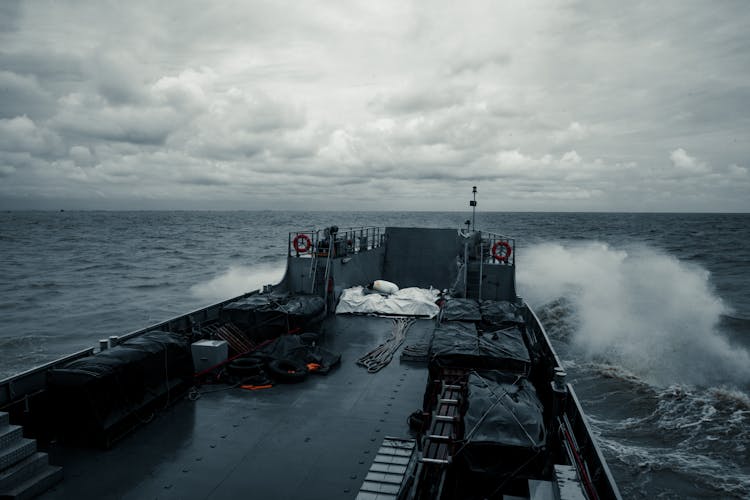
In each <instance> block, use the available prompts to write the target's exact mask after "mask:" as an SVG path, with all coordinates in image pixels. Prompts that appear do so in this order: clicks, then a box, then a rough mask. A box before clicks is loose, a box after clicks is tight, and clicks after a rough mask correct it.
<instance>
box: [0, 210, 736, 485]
mask: <svg viewBox="0 0 750 500" xmlns="http://www.w3.org/2000/svg"><path fill="white" fill-rule="evenodd" d="M467 217H470V214H467V213H422V212H419V213H403V212H385V213H374V212H367V213H348V214H342V213H338V212H313V213H309V212H305V213H302V212H70V211H66V212H5V213H0V256H1V257H2V258H1V259H0V315H1V316H2V322H1V323H0V353H1V354H2V364H0V377H4V376H8V375H11V374H14V373H16V372H18V371H20V370H24V369H27V368H30V367H32V366H34V365H37V364H40V363H42V362H45V361H48V360H51V359H53V358H55V357H57V356H59V355H62V354H66V353H69V352H72V351H74V350H76V349H80V348H84V347H89V346H93V345H94V344H96V342H97V340H98V339H100V338H106V337H108V336H110V335H121V334H123V333H126V332H128V331H131V330H134V329H138V328H141V327H143V326H147V325H149V324H151V323H154V322H157V321H159V320H162V319H167V318H169V317H171V316H174V315H177V314H182V313H184V312H187V311H189V310H191V309H194V308H198V307H200V306H204V305H207V304H209V303H212V302H215V301H218V300H219V299H224V298H229V297H233V296H235V295H238V294H240V293H243V292H245V291H249V290H252V289H255V288H258V287H259V286H261V285H263V284H266V283H274V282H276V281H277V280H278V279H279V278H281V276H282V274H283V270H284V262H285V260H284V259H285V251H286V245H287V233H288V232H290V231H295V230H299V229H311V228H322V227H325V226H328V225H332V224H336V225H338V226H339V227H349V226H361V225H378V226H388V225H393V226H424V227H456V228H458V227H459V226H460V225H461V224H462V223H463V222H464V221H465V220H466V219H467ZM477 227H478V228H480V229H486V230H490V231H495V232H498V233H501V234H504V235H508V236H512V237H515V238H516V243H517V245H516V264H517V279H518V288H519V293H520V295H522V296H523V297H525V298H526V299H527V301H528V302H529V303H530V304H531V305H532V306H534V308H535V309H536V310H537V312H538V313H539V314H540V317H541V318H542V320H543V322H544V323H545V325H546V327H547V329H548V331H549V333H550V335H551V337H552V339H553V342H554V344H555V347H556V349H557V350H558V353H559V355H560V357H561V358H562V359H563V360H564V363H565V365H566V368H567V371H568V374H569V380H570V381H571V382H572V383H573V384H574V386H575V388H576V390H577V392H578V394H579V396H580V398H581V400H582V404H583V406H584V410H585V411H586V413H587V415H588V417H589V419H590V422H591V423H592V424H593V426H594V428H595V430H596V432H597V433H598V434H599V439H600V444H601V446H602V448H603V451H604V453H605V455H606V456H607V459H608V462H609V465H610V467H611V468H612V471H613V473H614V475H615V477H616V479H617V481H618V484H619V487H620V490H621V491H622V493H623V496H624V497H625V498H655V497H658V498H717V497H718V498H735V497H736V498H750V250H748V245H749V244H750V214H736V215H727V214H591V213H480V214H478V215H477ZM424 250H425V256H428V255H429V251H430V249H429V248H425V249H424Z"/></svg>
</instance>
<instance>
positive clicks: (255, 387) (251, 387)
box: [240, 384, 273, 391]
mask: <svg viewBox="0 0 750 500" xmlns="http://www.w3.org/2000/svg"><path fill="white" fill-rule="evenodd" d="M271 387H273V384H265V385H241V386H240V389H245V390H247V391H259V390H261V389H270V388H271Z"/></svg>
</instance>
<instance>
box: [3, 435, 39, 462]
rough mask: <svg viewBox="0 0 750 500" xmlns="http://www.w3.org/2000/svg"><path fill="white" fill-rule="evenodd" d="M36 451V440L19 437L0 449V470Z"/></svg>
mask: <svg viewBox="0 0 750 500" xmlns="http://www.w3.org/2000/svg"><path fill="white" fill-rule="evenodd" d="M35 451H36V441H34V440H33V439H26V438H21V439H19V440H18V441H17V442H16V443H13V444H12V445H11V446H9V447H7V448H3V449H0V470H5V469H7V468H8V467H11V466H12V465H14V464H16V463H18V462H20V461H21V460H23V459H24V458H26V457H28V456H29V455H31V454H32V453H34V452H35Z"/></svg>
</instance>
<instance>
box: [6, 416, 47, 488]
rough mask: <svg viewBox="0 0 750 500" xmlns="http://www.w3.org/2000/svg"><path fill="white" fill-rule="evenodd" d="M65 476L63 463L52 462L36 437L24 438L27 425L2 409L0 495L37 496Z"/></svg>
mask: <svg viewBox="0 0 750 500" xmlns="http://www.w3.org/2000/svg"><path fill="white" fill-rule="evenodd" d="M61 479H62V467H57V466H54V465H50V464H49V457H48V455H47V454H46V453H42V452H39V451H37V449H36V441H35V440H33V439H26V438H24V437H23V428H22V427H21V426H18V425H10V419H9V417H8V414H7V413H5V412H0V499H2V500H6V499H14V500H26V499H30V498H34V497H35V496H37V495H39V494H41V493H43V492H44V491H46V490H47V489H48V488H50V487H51V486H52V485H53V484H55V483H57V482H58V481H60V480H61Z"/></svg>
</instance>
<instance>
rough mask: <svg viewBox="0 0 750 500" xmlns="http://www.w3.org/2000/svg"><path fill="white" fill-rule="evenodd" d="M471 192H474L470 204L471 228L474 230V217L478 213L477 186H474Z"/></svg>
mask: <svg viewBox="0 0 750 500" xmlns="http://www.w3.org/2000/svg"><path fill="white" fill-rule="evenodd" d="M471 192H472V193H474V199H473V200H471V201H469V206H470V207H471V230H472V231H474V219H475V218H476V215H477V187H476V186H474V187H473V188H472V190H471Z"/></svg>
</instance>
